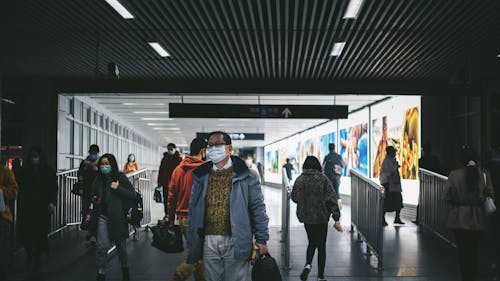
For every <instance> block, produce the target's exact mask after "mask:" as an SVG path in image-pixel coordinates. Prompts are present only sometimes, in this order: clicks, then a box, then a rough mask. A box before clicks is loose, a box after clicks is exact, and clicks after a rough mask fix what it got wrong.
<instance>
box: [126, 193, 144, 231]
mask: <svg viewBox="0 0 500 281" xmlns="http://www.w3.org/2000/svg"><path fill="white" fill-rule="evenodd" d="M143 207H144V205H143V202H142V195H141V194H140V193H139V192H136V199H135V200H131V201H130V206H129V207H128V208H127V214H126V218H127V222H128V223H129V224H130V225H131V226H134V227H141V221H142V218H143V217H144V208H143Z"/></svg>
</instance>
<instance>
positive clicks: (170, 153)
mask: <svg viewBox="0 0 500 281" xmlns="http://www.w3.org/2000/svg"><path fill="white" fill-rule="evenodd" d="M181 161H182V157H181V155H180V153H179V152H178V151H177V149H176V146H175V144H173V143H169V144H168V145H167V152H165V153H163V159H162V160H161V164H160V170H159V172H158V186H161V187H163V197H164V198H163V207H164V209H163V210H164V211H165V217H167V213H168V210H167V203H168V184H169V182H170V178H171V177H172V172H173V171H174V169H175V167H177V166H178V165H179V164H180V163H181Z"/></svg>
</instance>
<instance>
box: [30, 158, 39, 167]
mask: <svg viewBox="0 0 500 281" xmlns="http://www.w3.org/2000/svg"><path fill="white" fill-rule="evenodd" d="M31 163H32V164H33V165H38V164H40V157H33V158H31Z"/></svg>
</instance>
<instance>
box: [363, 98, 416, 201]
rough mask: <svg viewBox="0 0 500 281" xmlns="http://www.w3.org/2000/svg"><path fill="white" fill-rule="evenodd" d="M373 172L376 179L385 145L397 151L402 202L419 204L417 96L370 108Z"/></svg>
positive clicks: (392, 100) (393, 100) (391, 100)
mask: <svg viewBox="0 0 500 281" xmlns="http://www.w3.org/2000/svg"><path fill="white" fill-rule="evenodd" d="M371 112H372V114H371V116H372V119H371V132H372V134H371V136H372V137H371V145H372V149H371V151H372V153H371V160H372V174H371V176H372V177H373V178H379V176H380V167H381V165H382V161H383V160H384V158H385V156H386V153H385V149H386V147H387V146H393V147H394V148H395V149H396V151H397V155H396V157H397V160H398V162H399V165H400V166H401V167H400V171H399V172H400V176H401V179H402V188H403V202H404V203H408V204H412V205H416V204H417V203H418V191H419V182H418V159H419V157H420V145H421V139H420V128H421V127H420V112H421V111H420V97H417V96H399V97H394V98H392V99H390V100H388V101H386V102H384V103H380V104H377V105H374V106H373V107H372V108H371Z"/></svg>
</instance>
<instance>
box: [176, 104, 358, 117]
mask: <svg viewBox="0 0 500 281" xmlns="http://www.w3.org/2000/svg"><path fill="white" fill-rule="evenodd" d="M169 112H170V117H171V118H271V119H277V118H284V119H347V117H348V115H349V112H348V106H347V105H243V104H198V103H189V104H188V103H170V104H169Z"/></svg>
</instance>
